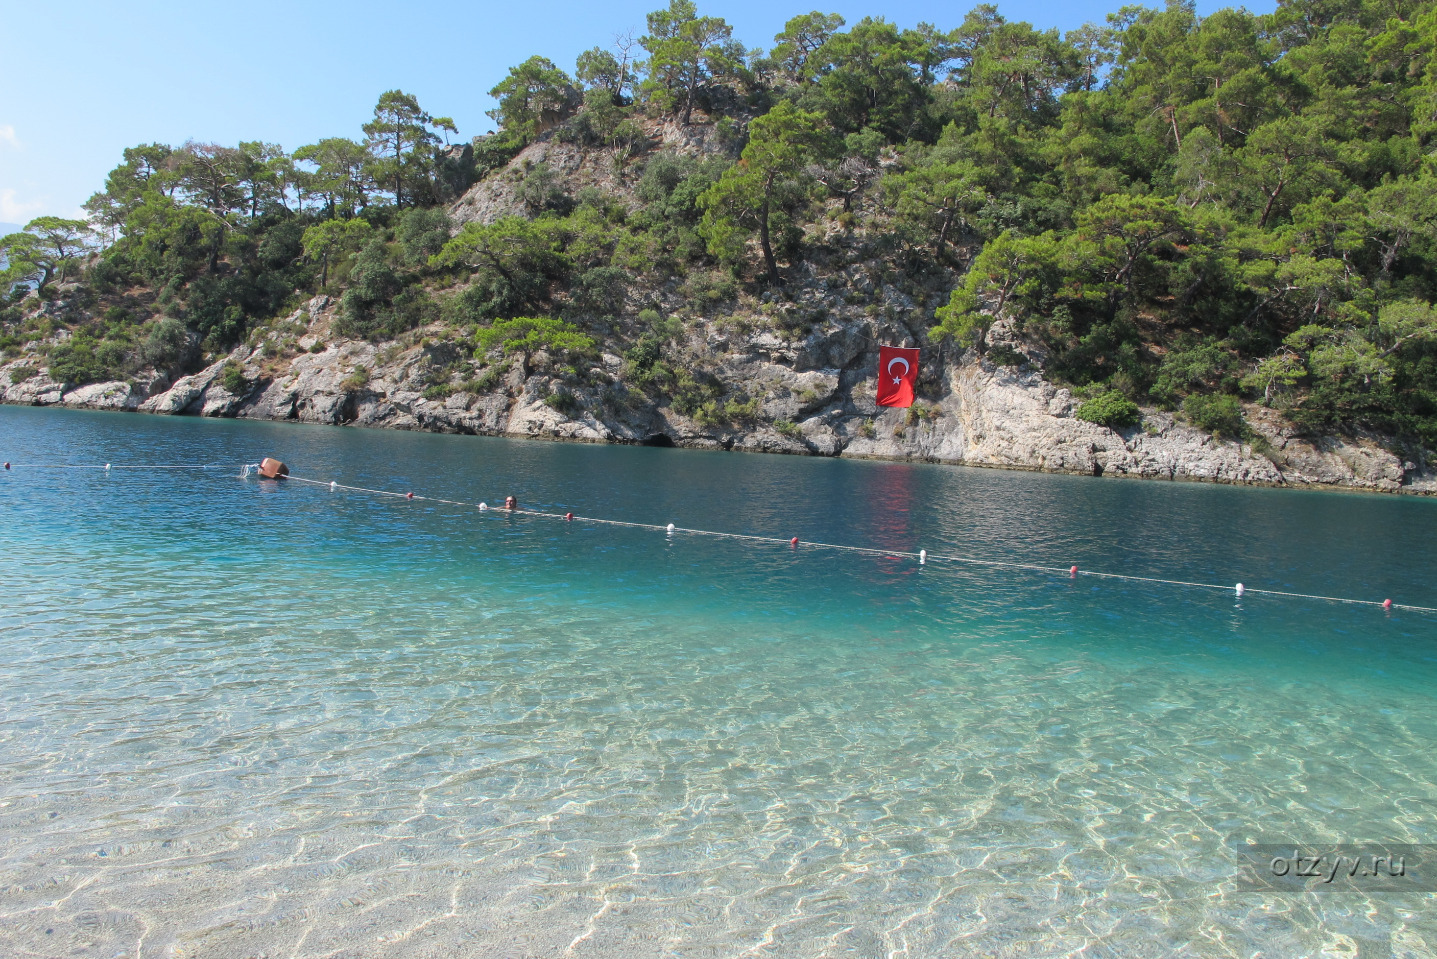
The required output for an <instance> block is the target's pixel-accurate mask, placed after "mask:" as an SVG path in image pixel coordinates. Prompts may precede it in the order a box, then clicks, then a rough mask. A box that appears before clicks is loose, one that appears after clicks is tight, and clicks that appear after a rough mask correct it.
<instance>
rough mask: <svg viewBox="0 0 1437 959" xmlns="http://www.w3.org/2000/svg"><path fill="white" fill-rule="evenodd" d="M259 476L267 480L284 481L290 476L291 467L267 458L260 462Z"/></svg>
mask: <svg viewBox="0 0 1437 959" xmlns="http://www.w3.org/2000/svg"><path fill="white" fill-rule="evenodd" d="M259 475H260V476H263V477H264V478H265V479H283V478H284V477H286V476H288V475H289V467H288V466H285V465H284V464H283V463H281V462H280V461H279V460H277V459H272V458H270V457H268V456H266V457H265V458H264V459H262V460H260V461H259Z"/></svg>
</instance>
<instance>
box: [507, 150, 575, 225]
mask: <svg viewBox="0 0 1437 959" xmlns="http://www.w3.org/2000/svg"><path fill="white" fill-rule="evenodd" d="M519 199H520V200H522V201H523V202H524V208H525V209H527V210H528V211H529V214H530V215H531V216H538V215H539V214H541V213H557V214H559V215H561V216H562V215H563V214H565V213H568V212H569V209H570V208H571V207H572V206H573V205H574V202H573V200H572V199H571V198H570V197H569V195H568V194H567V193H565V192H564V186H563V184H562V183H561V182H560V180H559V177H558V175H557V174H555V173H554V170H553V168H551V167H550V166H549V164H547V163H536V164H534V165H533V166H532V167H530V168H529V170H528V172H526V173H525V174H524V179H523V180H521V181H520V182H519Z"/></svg>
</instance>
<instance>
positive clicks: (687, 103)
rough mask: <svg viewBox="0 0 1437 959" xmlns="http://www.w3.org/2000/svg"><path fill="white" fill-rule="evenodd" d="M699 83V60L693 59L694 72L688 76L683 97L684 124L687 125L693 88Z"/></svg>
mask: <svg viewBox="0 0 1437 959" xmlns="http://www.w3.org/2000/svg"><path fill="white" fill-rule="evenodd" d="M698 85H699V62H698V61H697V60H695V61H694V72H693V74H692V75H690V77H689V88H688V93H687V95H686V96H685V97H684V126H688V125H689V118H690V117H691V116H693V112H694V88H695V87H697V86H698Z"/></svg>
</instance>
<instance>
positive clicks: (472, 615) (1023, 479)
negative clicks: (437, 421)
mask: <svg viewBox="0 0 1437 959" xmlns="http://www.w3.org/2000/svg"><path fill="white" fill-rule="evenodd" d="M265 454H274V455H277V456H279V457H280V458H282V459H284V460H285V461H286V462H288V463H289V464H290V465H291V467H292V468H293V469H294V471H295V472H296V473H297V474H301V475H306V476H314V477H319V478H326V479H327V478H331V477H333V478H337V479H340V480H341V481H343V482H352V483H355V484H357V485H375V486H383V487H386V488H391V489H409V488H412V489H414V490H415V491H416V492H420V493H432V494H434V495H439V496H453V497H454V498H458V499H466V500H478V499H487V500H489V501H490V502H495V501H498V500H500V499H502V497H503V496H504V494H506V493H508V492H511V491H512V492H515V493H516V494H517V495H518V496H519V497H520V500H521V503H522V504H523V505H527V506H533V507H536V508H550V509H572V510H574V511H576V512H578V513H581V514H582V513H589V514H592V515H598V516H607V517H612V518H617V519H632V520H637V521H645V522H660V523H664V522H675V523H677V524H678V525H681V526H691V527H698V528H709V529H719V530H726V531H732V532H749V533H760V534H765V535H776V536H789V535H797V536H800V537H801V538H803V539H808V540H827V541H833V542H845V543H853V544H862V545H871V544H877V545H881V546H886V547H891V548H894V549H905V550H906V549H917V548H919V547H926V548H928V549H929V550H930V551H937V550H949V549H952V550H958V551H963V552H967V553H971V554H974V555H980V556H991V557H994V558H1001V559H1008V560H1019V561H1032V562H1041V563H1050V564H1055V565H1068V564H1070V563H1077V564H1078V565H1080V566H1084V567H1087V568H1095V569H1106V570H1112V571H1124V572H1133V573H1137V574H1141V575H1160V576H1171V577H1176V578H1191V579H1200V580H1207V581H1214V582H1229V581H1236V580H1239V579H1241V580H1242V581H1243V582H1245V583H1247V584H1248V585H1249V586H1262V587H1268V588H1276V589H1291V590H1298V591H1302V592H1316V593H1326V594H1330V595H1344V596H1356V597H1362V598H1375V599H1380V598H1383V597H1386V596H1391V597H1393V598H1394V599H1395V600H1397V601H1398V602H1407V603H1414V604H1421V605H1437V545H1434V537H1433V535H1432V534H1433V529H1434V520H1437V502H1431V501H1418V500H1411V499H1406V498H1389V497H1368V496H1354V495H1343V494H1324V493H1310V492H1287V491H1273V490H1247V489H1235V488H1226V487H1211V486H1195V485H1174V484H1164V483H1140V482H1122V481H1113V480H1093V479H1085V478H1071V477H1056V476H1043V475H1037V474H1022V473H1004V472H996V471H984V470H965V469H953V468H942V467H931V466H910V465H900V464H874V463H851V462H842V461H831V460H816V459H794V458H786V457H759V456H742V455H734V454H707V453H697V452H692V451H677V450H651V449H634V448H617V447H588V446H573V445H550V444H543V443H519V442H506V441H499V440H492V439H474V438H464V437H443V436H427V435H418V434H398V433H388V432H380V431H356V430H342V429H328V428H321V427H302V426H294V425H276V424H256V423H232V422H216V421H203V420H173V419H161V418H148V417H136V416H123V415H114V414H87V413H75V412H68V411H52V410H28V409H16V408H0V458H4V459H9V460H12V461H14V462H65V461H68V462H104V461H107V460H109V461H113V462H116V463H134V462H142V461H149V462H156V463H159V462H195V461H216V462H231V463H240V462H254V461H257V460H258V459H259V457H260V456H262V455H265ZM0 590H3V594H4V600H3V606H0V664H3V665H0V679H3V686H0V953H4V954H7V955H32V954H33V955H72V954H73V955H105V956H114V955H128V956H140V955H144V956H170V955H185V956H192V955H196V956H241V955H243V956H249V955H284V956H321V955H326V956H373V955H395V956H399V955H403V956H411V955H412V956H429V955H434V956H441V955H442V956H452V955H474V956H557V955H572V956H596V957H598V956H635V957H647V956H725V957H727V956H773V957H788V956H795V957H802V956H850V955H853V956H894V957H930V956H964V955H994V956H1066V955H1074V954H1082V955H1093V956H1158V955H1178V956H1208V955H1213V956H1226V955H1233V956H1237V955H1241V956H1252V955H1262V956H1300V955H1312V956H1316V955H1334V956H1388V955H1400V956H1429V955H1433V954H1437V910H1434V909H1433V905H1434V899H1437V897H1434V896H1433V895H1432V894H1430V893H1424V892H1418V891H1410V892H1405V891H1404V892H1396V893H1394V892H1380V893H1375V892H1370V891H1367V890H1363V889H1359V888H1352V887H1348V888H1347V889H1345V890H1341V891H1339V890H1327V891H1322V892H1292V891H1273V890H1268V889H1260V888H1256V887H1254V886H1253V885H1252V884H1251V883H1249V882H1245V881H1244V880H1243V879H1242V876H1241V874H1240V873H1239V871H1238V865H1237V864H1238V858H1237V855H1236V853H1235V852H1234V848H1233V847H1234V844H1235V843H1241V842H1247V841H1254V842H1292V843H1304V844H1305V843H1313V844H1319V843H1325V842H1370V843H1398V842H1400V843H1433V842H1437V750H1433V749H1432V741H1433V738H1434V734H1437V702H1434V690H1437V619H1434V618H1431V617H1423V616H1420V615H1417V614H1411V613H1401V612H1398V613H1393V614H1384V613H1382V612H1381V611H1377V610H1372V609H1370V608H1354V607H1347V606H1337V605H1314V604H1309V603H1303V602H1295V601H1284V600H1276V599H1271V598H1267V597H1249V598H1247V599H1245V600H1244V601H1242V602H1241V603H1239V602H1236V601H1235V600H1234V598H1233V597H1232V596H1231V595H1224V594H1217V593H1206V592H1195V591H1183V590H1174V589H1170V588H1166V587H1159V586H1148V585H1144V584H1126V583H1114V582H1096V583H1095V582H1093V581H1091V580H1078V581H1077V582H1076V583H1073V582H1071V581H1069V580H1065V579H1059V578H1050V577H1044V576H1039V575H1027V574H1020V575H1014V574H1012V573H1008V572H995V571H990V570H984V569H974V568H960V569H956V570H955V569H951V568H943V567H940V566H938V565H937V564H933V565H930V566H928V567H926V568H923V569H918V568H917V567H915V566H914V565H913V564H912V563H911V562H906V561H896V560H884V559H874V558H871V557H863V556H851V555H847V554H834V553H830V552H819V551H814V550H804V549H800V550H799V551H797V552H796V553H795V552H791V551H788V550H784V549H772V548H766V547H765V548H758V549H754V548H751V547H748V546H743V545H740V544H737V543H731V542H725V541H711V540H707V539H693V538H684V537H678V538H675V539H673V540H669V539H667V538H666V537H664V536H662V535H660V534H657V533H653V532H648V531H642V530H626V529H615V528H609V527H587V526H584V525H582V524H572V525H570V524H557V523H553V522H551V521H545V520H526V519H523V518H508V517H501V516H497V515H494V514H489V515H486V516H479V515H477V514H475V513H473V512H466V511H461V510H457V509H454V508H452V507H441V506H434V505H432V504H420V503H404V502H399V501H395V500H377V499H371V498H364V497H358V496H346V495H332V494H329V493H328V492H326V491H324V490H320V489H315V488H309V487H303V486H299V485H296V484H290V485H288V486H280V487H277V486H275V485H274V484H263V483H259V482H257V481H255V480H250V481H248V482H241V481H238V480H234V479H231V478H229V477H226V476H223V475H220V474H218V473H217V474H214V475H208V476H190V475H185V474H179V475H166V476H153V475H144V474H120V473H116V474H112V475H111V476H108V477H106V476H104V475H103V474H94V473H82V472H57V473H39V472H34V471H23V470H21V471H15V472H12V473H8V474H0Z"/></svg>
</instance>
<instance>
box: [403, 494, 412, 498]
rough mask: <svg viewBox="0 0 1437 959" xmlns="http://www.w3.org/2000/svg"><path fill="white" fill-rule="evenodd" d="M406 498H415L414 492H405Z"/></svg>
mask: <svg viewBox="0 0 1437 959" xmlns="http://www.w3.org/2000/svg"><path fill="white" fill-rule="evenodd" d="M404 498H405V499H413V498H414V494H413V493H405V494H404Z"/></svg>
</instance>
